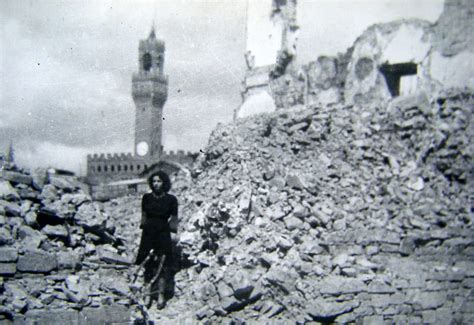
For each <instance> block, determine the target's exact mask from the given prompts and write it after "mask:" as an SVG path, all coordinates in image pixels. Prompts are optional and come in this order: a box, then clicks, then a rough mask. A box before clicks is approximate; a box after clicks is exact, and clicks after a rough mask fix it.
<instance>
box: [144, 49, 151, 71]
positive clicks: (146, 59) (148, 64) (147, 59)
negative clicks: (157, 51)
mask: <svg viewBox="0 0 474 325" xmlns="http://www.w3.org/2000/svg"><path fill="white" fill-rule="evenodd" d="M143 69H144V70H145V71H150V69H151V55H150V53H145V54H143Z"/></svg>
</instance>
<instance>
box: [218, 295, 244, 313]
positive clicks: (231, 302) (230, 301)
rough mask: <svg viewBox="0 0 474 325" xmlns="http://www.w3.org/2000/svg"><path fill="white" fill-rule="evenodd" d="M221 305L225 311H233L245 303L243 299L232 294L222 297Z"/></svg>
mask: <svg viewBox="0 0 474 325" xmlns="http://www.w3.org/2000/svg"><path fill="white" fill-rule="evenodd" d="M221 305H222V308H224V310H225V311H227V312H231V311H236V310H239V309H241V308H242V307H243V306H244V305H245V304H244V303H242V301H239V300H238V299H237V298H235V297H233V296H231V297H225V298H224V299H221Z"/></svg>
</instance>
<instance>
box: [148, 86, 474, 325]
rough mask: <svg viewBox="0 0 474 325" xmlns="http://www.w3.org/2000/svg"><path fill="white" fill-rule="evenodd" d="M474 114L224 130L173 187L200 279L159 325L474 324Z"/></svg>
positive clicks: (180, 292)
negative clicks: (175, 324)
mask: <svg viewBox="0 0 474 325" xmlns="http://www.w3.org/2000/svg"><path fill="white" fill-rule="evenodd" d="M473 104H474V100H473V96H472V95H470V94H469V93H464V92H462V91H461V92H456V91H449V92H445V93H443V94H440V95H439V96H437V97H434V98H428V97H427V96H426V95H423V94H419V95H413V96H408V97H400V98H397V99H394V100H392V101H391V102H390V103H389V105H388V106H387V105H384V104H381V103H379V104H378V105H377V103H374V104H371V105H367V106H364V107H358V106H351V107H347V106H344V105H340V104H337V105H331V106H328V107H311V108H301V109H298V108H293V110H290V111H278V112H276V113H274V114H266V115H261V116H255V117H249V118H246V119H242V120H239V121H237V122H235V123H233V124H229V125H221V126H219V127H218V128H217V129H216V130H215V131H214V132H213V134H212V135H211V138H210V141H209V144H208V146H207V149H206V152H205V154H202V155H201V156H200V157H199V158H198V161H197V163H196V164H195V166H194V168H193V170H192V171H191V173H190V174H189V175H187V174H182V175H181V176H180V177H181V178H178V181H176V182H175V186H174V191H175V192H176V194H177V196H178V198H179V199H180V207H181V212H180V215H181V218H182V219H181V222H180V226H181V229H180V244H181V246H182V250H183V254H184V255H185V257H186V258H187V259H188V260H189V261H191V264H192V266H191V267H189V268H186V269H183V270H182V271H181V272H179V273H178V274H177V275H176V295H175V298H173V299H172V301H170V303H169V304H168V308H167V309H166V310H164V311H163V312H162V313H160V314H159V315H156V317H157V318H158V319H159V320H161V321H166V320H171V319H173V320H186V319H194V320H200V321H202V322H203V323H214V322H226V321H228V322H233V323H244V322H248V321H254V322H270V323H278V322H280V323H295V322H296V323H301V324H304V323H308V322H312V321H320V322H333V321H335V322H342V323H346V322H352V321H364V323H365V322H374V323H383V322H395V323H398V322H400V323H424V322H427V323H450V322H453V321H457V322H460V323H470V322H472V321H474V314H473V312H472V311H473V310H474V309H473V308H472V307H473V305H474V299H473V298H472V297H473V296H472V289H473V288H474V272H473V270H474V260H473V258H472V256H474V254H473V253H474V245H473V244H474V243H473V241H472V238H474V236H473V235H474V229H473V226H472V212H471V203H472V202H471V201H470V199H469V197H472V195H473V194H474V193H473V191H472V188H473V187H472V166H473V161H472V154H473V147H472V144H473V143H474V141H473V140H474V139H473V133H472V130H473V128H472V122H471V120H472V113H473V111H474V105H473Z"/></svg>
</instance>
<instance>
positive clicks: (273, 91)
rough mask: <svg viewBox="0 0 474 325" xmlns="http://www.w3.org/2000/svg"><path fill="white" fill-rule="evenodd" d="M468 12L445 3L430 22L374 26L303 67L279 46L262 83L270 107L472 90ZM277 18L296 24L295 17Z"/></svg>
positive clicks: (468, 7) (469, 7) (467, 5)
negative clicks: (340, 48)
mask: <svg viewBox="0 0 474 325" xmlns="http://www.w3.org/2000/svg"><path fill="white" fill-rule="evenodd" d="M282 7H285V4H282ZM289 7H290V8H291V10H298V9H299V8H300V6H296V7H292V6H289ZM291 10H289V11H290V12H292V11H291ZM473 12H474V3H473V2H472V1H464V0H463V1H460V0H449V1H446V3H445V6H444V11H443V13H442V14H441V16H440V18H439V20H438V21H437V22H436V23H435V24H431V23H429V22H426V21H423V20H419V19H409V20H400V21H395V22H390V23H383V24H376V25H373V26H371V27H369V28H368V29H367V30H366V31H365V32H364V33H362V35H361V36H360V37H358V38H357V39H356V40H355V42H354V45H353V46H352V47H351V48H349V49H348V50H347V51H346V53H344V54H339V55H337V56H333V57H330V56H322V57H320V58H317V59H316V61H312V62H310V63H308V64H307V65H305V66H296V62H295V60H294V57H295V56H297V51H296V52H292V51H291V50H288V47H284V46H282V48H281V50H280V52H279V55H278V57H277V59H276V63H275V65H274V68H273V70H272V71H271V72H270V75H269V76H268V79H267V80H268V84H269V88H270V95H271V96H272V97H273V99H274V102H275V107H276V109H283V108H286V109H288V108H290V107H292V106H298V105H307V106H308V105H328V104H334V103H338V102H345V103H347V104H350V105H353V104H355V105H363V104H370V103H372V102H374V101H388V100H390V99H392V98H393V97H396V96H399V95H402V96H405V95H410V94H415V93H419V92H425V93H427V94H433V93H437V92H439V91H441V90H442V89H447V88H469V89H474V77H473V75H474V67H473V65H472V64H471V62H473V60H474V56H473V46H472V43H473V37H472V33H469V31H470V29H472V26H471V25H472V20H473ZM282 17H283V18H284V19H288V21H291V23H292V24H296V22H295V17H296V15H290V16H285V15H282ZM288 17H292V18H291V19H290V18H288ZM289 34H290V35H297V33H289ZM296 39H297V37H295V39H294V41H295V42H296ZM294 44H295V43H293V45H294ZM292 49H296V46H294V47H292ZM282 62H283V64H282ZM261 79H262V80H263V79H265V78H261ZM244 88H245V89H246V87H245V85H244ZM267 91H268V89H267ZM243 97H244V105H245V104H246V103H245V101H246V97H245V96H243ZM248 111H250V110H248ZM265 111H266V110H259V109H253V110H252V112H255V113H262V112H265ZM248 115H251V114H246V115H245V116H248ZM241 117H243V116H241Z"/></svg>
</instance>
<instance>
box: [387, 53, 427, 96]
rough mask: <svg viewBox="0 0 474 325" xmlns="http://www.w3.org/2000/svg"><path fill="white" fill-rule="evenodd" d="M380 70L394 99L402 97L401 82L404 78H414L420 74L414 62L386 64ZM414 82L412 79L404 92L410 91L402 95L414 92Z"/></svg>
mask: <svg viewBox="0 0 474 325" xmlns="http://www.w3.org/2000/svg"><path fill="white" fill-rule="evenodd" d="M379 70H380V72H381V73H382V74H383V76H384V78H385V82H386V83H387V87H388V90H389V91H390V94H391V95H392V97H396V96H400V80H401V78H402V77H405V76H413V75H416V74H417V72H418V68H417V65H416V63H413V62H407V63H397V64H388V63H385V64H383V65H381V66H380V68H379ZM407 80H408V79H407ZM412 80H413V79H412V78H411V81H410V82H409V83H408V86H406V87H404V90H405V89H409V90H407V91H403V92H402V94H404V93H406V92H412V91H413V87H414V86H413V81H412ZM404 84H407V83H404Z"/></svg>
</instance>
